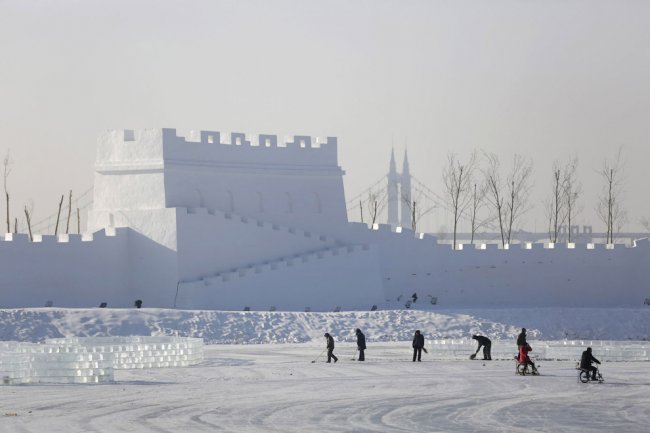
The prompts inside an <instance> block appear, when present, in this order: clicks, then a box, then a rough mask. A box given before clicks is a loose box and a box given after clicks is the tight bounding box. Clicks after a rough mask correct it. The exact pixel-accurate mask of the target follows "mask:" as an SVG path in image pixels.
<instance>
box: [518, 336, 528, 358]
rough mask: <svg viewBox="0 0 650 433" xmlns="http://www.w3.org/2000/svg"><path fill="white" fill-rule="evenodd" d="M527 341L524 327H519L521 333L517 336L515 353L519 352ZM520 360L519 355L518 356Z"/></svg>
mask: <svg viewBox="0 0 650 433" xmlns="http://www.w3.org/2000/svg"><path fill="white" fill-rule="evenodd" d="M527 344H528V342H527V341H526V328H521V333H519V335H518V336H517V355H519V353H520V352H521V347H522V346H526V345H527ZM519 361H521V357H520V358H519Z"/></svg>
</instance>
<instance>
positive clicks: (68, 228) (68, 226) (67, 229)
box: [65, 190, 72, 235]
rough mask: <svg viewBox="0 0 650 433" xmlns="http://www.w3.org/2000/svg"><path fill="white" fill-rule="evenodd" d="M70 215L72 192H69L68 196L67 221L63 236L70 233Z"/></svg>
mask: <svg viewBox="0 0 650 433" xmlns="http://www.w3.org/2000/svg"><path fill="white" fill-rule="evenodd" d="M70 214H72V190H70V195H69V196H68V221H67V222H66V224H65V234H66V235H67V234H68V233H69V231H70Z"/></svg>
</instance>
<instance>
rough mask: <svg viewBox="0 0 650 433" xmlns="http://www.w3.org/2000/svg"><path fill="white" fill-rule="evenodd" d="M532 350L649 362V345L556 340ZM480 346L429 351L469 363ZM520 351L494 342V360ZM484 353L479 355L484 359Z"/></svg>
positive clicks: (557, 356)
mask: <svg viewBox="0 0 650 433" xmlns="http://www.w3.org/2000/svg"><path fill="white" fill-rule="evenodd" d="M528 343H529V344H530V346H531V347H532V348H533V351H532V352H531V355H532V356H533V357H534V358H537V359H548V360H558V361H578V360H580V357H581V356H582V352H583V351H584V350H585V349H586V348H587V347H591V348H592V351H593V355H594V356H595V357H596V358H597V359H599V360H600V361H650V342H647V341H605V340H594V341H589V340H555V341H536V340H530V341H529V342H528ZM477 347H478V343H477V342H476V340H473V339H460V340H429V341H428V343H427V350H429V352H430V353H431V354H432V355H433V357H434V358H436V359H450V360H453V359H466V358H468V357H469V355H471V354H473V353H474V352H476V348H477ZM517 352H518V348H517V343H516V341H515V340H493V341H492V347H491V355H492V359H512V358H514V356H515V355H516V354H517ZM482 353H483V349H481V352H479V353H478V354H477V358H479V359H481V358H482Z"/></svg>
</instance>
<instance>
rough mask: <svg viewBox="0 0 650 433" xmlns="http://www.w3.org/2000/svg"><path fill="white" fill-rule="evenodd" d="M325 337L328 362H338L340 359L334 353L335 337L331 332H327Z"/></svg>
mask: <svg viewBox="0 0 650 433" xmlns="http://www.w3.org/2000/svg"><path fill="white" fill-rule="evenodd" d="M325 339H326V340H327V362H332V359H333V360H334V362H337V361H338V360H339V359H338V358H337V357H336V356H335V355H334V338H332V336H331V335H330V334H329V333H327V332H326V333H325Z"/></svg>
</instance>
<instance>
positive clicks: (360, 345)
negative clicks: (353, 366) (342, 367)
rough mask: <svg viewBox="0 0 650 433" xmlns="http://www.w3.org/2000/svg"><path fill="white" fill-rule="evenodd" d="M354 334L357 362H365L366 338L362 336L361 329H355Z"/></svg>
mask: <svg viewBox="0 0 650 433" xmlns="http://www.w3.org/2000/svg"><path fill="white" fill-rule="evenodd" d="M354 333H355V334H356V335H357V350H358V351H359V361H365V360H366V356H365V355H364V353H363V352H364V350H366V336H365V335H363V332H361V329H359V328H357V329H356V330H355V331H354Z"/></svg>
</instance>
